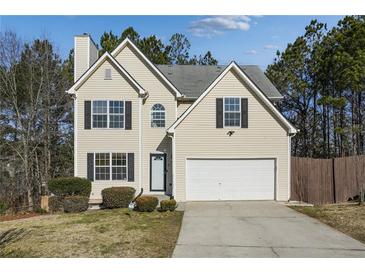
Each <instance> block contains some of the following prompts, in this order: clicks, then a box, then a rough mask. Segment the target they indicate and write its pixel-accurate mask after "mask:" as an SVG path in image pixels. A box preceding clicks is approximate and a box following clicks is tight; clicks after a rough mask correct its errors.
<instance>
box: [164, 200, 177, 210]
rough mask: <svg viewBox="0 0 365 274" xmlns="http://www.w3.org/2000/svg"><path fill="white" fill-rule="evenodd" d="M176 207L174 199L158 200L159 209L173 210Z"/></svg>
mask: <svg viewBox="0 0 365 274" xmlns="http://www.w3.org/2000/svg"><path fill="white" fill-rule="evenodd" d="M176 208H177V206H176V201H175V199H168V200H163V201H161V202H160V210H161V211H169V210H170V211H174V210H175V209H176Z"/></svg>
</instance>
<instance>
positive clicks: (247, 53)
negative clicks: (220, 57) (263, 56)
mask: <svg viewBox="0 0 365 274" xmlns="http://www.w3.org/2000/svg"><path fill="white" fill-rule="evenodd" d="M245 54H246V55H256V54H257V51H256V50H254V49H250V50H246V51H245Z"/></svg>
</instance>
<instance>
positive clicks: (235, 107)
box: [224, 97, 241, 127]
mask: <svg viewBox="0 0 365 274" xmlns="http://www.w3.org/2000/svg"><path fill="white" fill-rule="evenodd" d="M224 126H225V127H240V126H241V98H238V97H226V98H224Z"/></svg>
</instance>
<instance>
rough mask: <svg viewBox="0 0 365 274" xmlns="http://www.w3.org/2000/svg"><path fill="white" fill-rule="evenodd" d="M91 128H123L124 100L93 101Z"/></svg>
mask: <svg viewBox="0 0 365 274" xmlns="http://www.w3.org/2000/svg"><path fill="white" fill-rule="evenodd" d="M92 119H93V122H92V125H93V128H124V123H125V108H124V101H108V100H103V101H102V100H96V101H93V115H92Z"/></svg>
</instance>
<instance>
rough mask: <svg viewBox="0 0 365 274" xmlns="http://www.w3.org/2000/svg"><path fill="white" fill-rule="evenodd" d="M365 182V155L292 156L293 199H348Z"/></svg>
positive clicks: (315, 201) (316, 202)
mask: <svg viewBox="0 0 365 274" xmlns="http://www.w3.org/2000/svg"><path fill="white" fill-rule="evenodd" d="M363 185H365V155H361V156H351V157H343V158H334V159H312V158H299V157H292V158H291V195H290V200H293V201H304V202H307V203H311V204H329V203H341V202H346V201H348V199H349V198H352V197H354V196H356V195H359V193H360V189H361V187H363Z"/></svg>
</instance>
